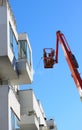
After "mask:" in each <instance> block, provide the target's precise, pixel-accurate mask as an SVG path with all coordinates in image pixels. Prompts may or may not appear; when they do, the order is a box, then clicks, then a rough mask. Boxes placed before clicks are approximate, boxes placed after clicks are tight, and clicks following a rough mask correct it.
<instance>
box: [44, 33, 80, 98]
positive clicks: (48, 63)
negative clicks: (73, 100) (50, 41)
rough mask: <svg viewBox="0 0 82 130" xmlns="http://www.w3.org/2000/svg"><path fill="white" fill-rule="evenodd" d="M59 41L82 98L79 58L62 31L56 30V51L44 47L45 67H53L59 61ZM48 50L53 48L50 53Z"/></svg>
mask: <svg viewBox="0 0 82 130" xmlns="http://www.w3.org/2000/svg"><path fill="white" fill-rule="evenodd" d="M59 43H60V45H61V46H62V49H63V51H64V55H65V57H66V60H67V63H68V66H69V68H70V71H71V75H72V77H73V79H74V82H75V84H76V87H77V89H78V91H79V94H80V98H81V99H82V79H81V77H80V73H79V72H78V67H79V66H78V63H77V60H76V58H75V56H74V54H73V53H72V51H71V49H70V47H69V45H68V43H67V41H66V38H65V36H64V34H63V33H61V32H60V31H57V32H56V50H55V51H54V49H51V48H45V49H44V53H45V54H44V68H53V65H54V64H56V63H58V46H59ZM46 50H51V52H49V51H48V53H47V52H46ZM49 55H50V56H49ZM54 56H55V58H54Z"/></svg>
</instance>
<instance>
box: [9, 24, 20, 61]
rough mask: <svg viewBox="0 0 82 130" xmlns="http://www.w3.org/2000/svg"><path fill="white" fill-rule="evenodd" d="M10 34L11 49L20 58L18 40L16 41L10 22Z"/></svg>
mask: <svg viewBox="0 0 82 130" xmlns="http://www.w3.org/2000/svg"><path fill="white" fill-rule="evenodd" d="M9 34H10V47H11V50H12V52H13V54H14V56H15V58H16V59H18V45H17V41H16V38H15V35H14V33H13V30H12V27H11V25H10V24H9Z"/></svg>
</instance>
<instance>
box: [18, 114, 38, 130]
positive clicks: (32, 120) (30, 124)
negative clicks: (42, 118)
mask: <svg viewBox="0 0 82 130" xmlns="http://www.w3.org/2000/svg"><path fill="white" fill-rule="evenodd" d="M18 125H19V126H20V128H21V130H27V129H30V130H39V121H38V118H37V117H36V116H35V115H31V116H28V115H26V114H25V115H21V120H20V122H18Z"/></svg>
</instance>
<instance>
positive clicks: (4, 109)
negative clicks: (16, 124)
mask: <svg viewBox="0 0 82 130" xmlns="http://www.w3.org/2000/svg"><path fill="white" fill-rule="evenodd" d="M8 124H9V119H8V86H0V130H9V127H8Z"/></svg>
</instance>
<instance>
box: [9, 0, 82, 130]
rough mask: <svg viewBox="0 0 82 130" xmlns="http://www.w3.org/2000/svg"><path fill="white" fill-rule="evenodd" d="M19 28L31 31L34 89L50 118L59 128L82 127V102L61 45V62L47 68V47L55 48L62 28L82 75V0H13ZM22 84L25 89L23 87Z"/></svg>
mask: <svg viewBox="0 0 82 130" xmlns="http://www.w3.org/2000/svg"><path fill="white" fill-rule="evenodd" d="M10 3H11V6H12V9H13V12H14V16H15V18H16V21H17V31H18V32H19V33H21V32H27V34H28V37H29V40H30V44H31V47H32V51H33V68H34V70H35V74H34V81H33V83H32V84H31V85H27V86H23V87H24V88H33V90H34V92H35V95H36V97H37V98H38V99H39V100H40V101H41V103H42V106H43V108H44V111H45V113H46V116H47V118H48V119H49V118H54V119H55V121H56V124H57V127H58V130H82V102H81V101H80V97H79V93H78V90H77V88H76V85H75V83H74V81H73V79H72V77H71V73H70V70H69V67H68V65H67V62H66V59H65V57H64V54H63V50H62V48H61V46H60V47H59V63H58V64H56V65H55V66H54V68H53V69H49V70H47V69H44V68H43V61H42V60H41V57H42V56H43V48H47V47H50V48H51V47H52V48H54V49H55V44H56V31H57V30H61V31H62V32H63V33H64V35H65V36H66V39H67V41H68V43H69V46H70V48H71V50H72V52H73V53H74V54H75V56H76V58H77V61H78V63H79V72H80V74H81V77H82V58H81V56H82V13H81V12H82V1H81V0H78V1H77V0H68V1H66V0H60V1H58V0H20V1H19V0H10ZM23 87H22V88H23Z"/></svg>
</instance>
